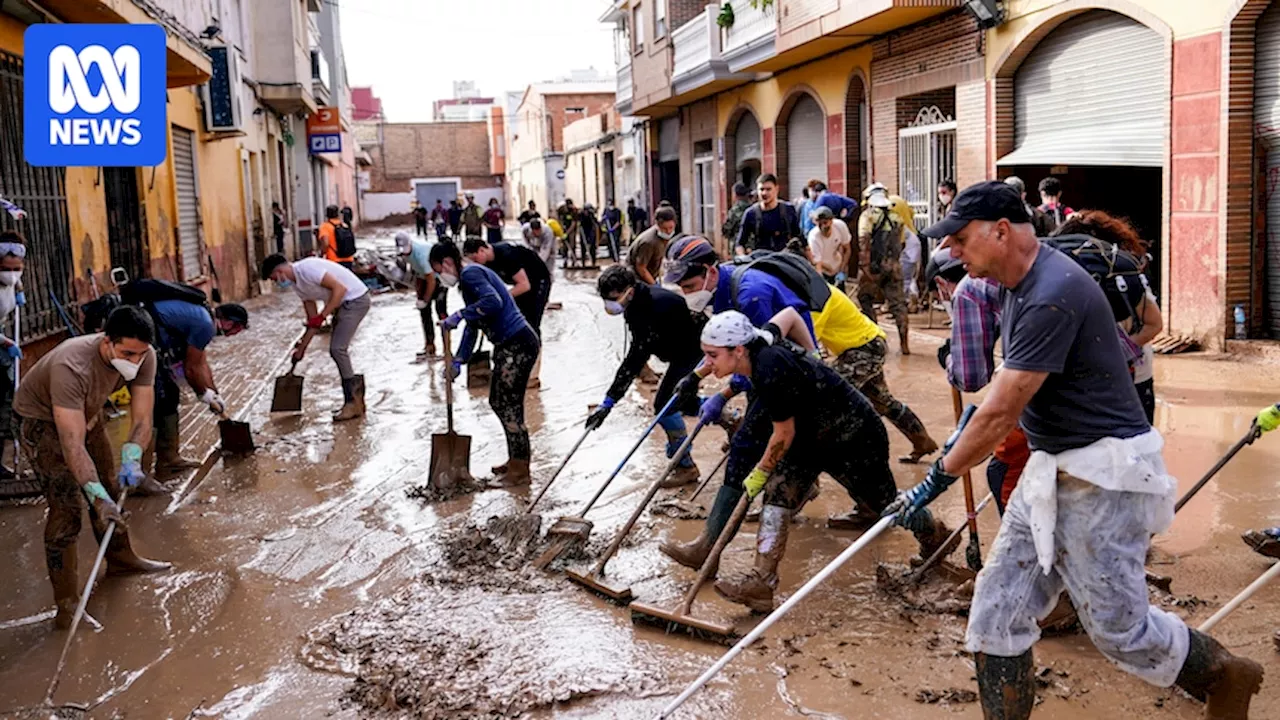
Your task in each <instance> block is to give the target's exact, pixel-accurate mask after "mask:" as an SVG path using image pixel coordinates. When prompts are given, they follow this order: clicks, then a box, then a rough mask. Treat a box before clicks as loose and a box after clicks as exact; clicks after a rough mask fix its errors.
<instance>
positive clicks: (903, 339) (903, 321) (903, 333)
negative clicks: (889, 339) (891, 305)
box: [897, 315, 911, 355]
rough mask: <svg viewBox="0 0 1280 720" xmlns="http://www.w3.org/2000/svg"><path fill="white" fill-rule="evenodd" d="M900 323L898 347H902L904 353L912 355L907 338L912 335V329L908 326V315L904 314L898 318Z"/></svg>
mask: <svg viewBox="0 0 1280 720" xmlns="http://www.w3.org/2000/svg"><path fill="white" fill-rule="evenodd" d="M897 324H898V347H899V348H901V350H902V354H903V355H910V354H911V348H910V346H909V342H908V340H907V338H909V337H911V331H910V330H909V329H908V327H907V317H906V315H903V316H902V317H900V318H897Z"/></svg>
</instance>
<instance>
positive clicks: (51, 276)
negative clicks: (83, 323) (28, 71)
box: [0, 52, 72, 341]
mask: <svg viewBox="0 0 1280 720" xmlns="http://www.w3.org/2000/svg"><path fill="white" fill-rule="evenodd" d="M22 92H23V80H22V59H21V58H19V57H16V56H14V55H10V54H8V53H4V52H0V195H3V196H4V197H5V198H7V199H8V200H10V201H11V202H13V203H14V204H16V205H17V206H18V207H20V208H22V209H23V210H25V211H26V218H25V219H23V220H20V221H15V220H14V219H13V218H12V217H11V216H10V215H9V214H8V213H5V212H0V229H3V230H17V231H18V232H21V233H22V234H23V235H24V236H25V237H26V239H27V258H26V270H25V272H24V273H23V276H22V284H23V289H24V290H25V292H26V297H27V304H26V306H25V307H23V308H22V309H21V311H20V312H21V313H22V340H23V341H30V340H36V339H39V338H42V337H45V336H48V335H52V334H54V333H57V332H60V331H62V329H63V328H65V327H66V325H65V323H64V322H63V321H62V319H61V318H60V317H59V316H58V311H57V309H56V308H55V306H54V303H53V301H52V299H51V296H53V297H57V299H58V302H60V303H62V304H63V305H68V304H69V302H70V299H71V298H70V293H69V286H70V283H71V273H72V264H71V225H70V221H69V220H68V219H67V191H66V174H67V171H66V168H60V167H57V168H54V167H32V166H31V165H28V164H27V163H26V161H25V160H24V159H23V154H22V143H23V137H22Z"/></svg>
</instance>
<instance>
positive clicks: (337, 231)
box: [333, 223, 356, 258]
mask: <svg viewBox="0 0 1280 720" xmlns="http://www.w3.org/2000/svg"><path fill="white" fill-rule="evenodd" d="M333 249H334V251H336V252H337V253H338V257H340V258H349V257H355V254H356V234H355V233H354V232H352V231H351V226H350V225H347V224H346V223H343V224H342V225H334V226H333Z"/></svg>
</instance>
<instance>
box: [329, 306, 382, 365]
mask: <svg viewBox="0 0 1280 720" xmlns="http://www.w3.org/2000/svg"><path fill="white" fill-rule="evenodd" d="M371 305H373V298H372V296H370V294H369V293H365V294H364V295H361V296H360V297H358V298H356V299H355V300H348V301H346V302H344V303H342V305H340V306H338V310H337V312H335V313H334V314H333V334H332V335H330V336H329V357H331V358H333V362H334V364H335V365H337V366H338V375H340V376H341V377H342V379H343V380H350V379H351V378H352V377H354V376H355V374H356V371H355V370H354V369H352V367H351V351H350V348H351V339H352V338H353V337H355V334H356V329H357V328H359V327H360V323H361V322H362V321H363V320H364V316H365V315H367V314H369V307H370V306H371Z"/></svg>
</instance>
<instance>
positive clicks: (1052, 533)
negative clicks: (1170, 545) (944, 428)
mask: <svg viewBox="0 0 1280 720" xmlns="http://www.w3.org/2000/svg"><path fill="white" fill-rule="evenodd" d="M924 234H925V235H927V236H929V237H945V238H946V241H945V243H946V244H949V245H950V247H951V255H952V257H955V258H957V259H959V260H961V261H962V262H964V264H965V268H966V269H967V270H968V272H969V274H970V275H973V276H975V277H989V278H991V279H993V280H996V281H997V282H999V283H1000V284H1001V285H1003V286H1004V287H1005V288H1008V293H1007V295H1006V298H1005V301H1004V304H1003V310H1002V313H1001V328H1002V339H1003V343H1004V353H1005V365H1004V370H1003V371H1002V372H1000V373H998V374H997V375H996V377H995V379H994V380H993V382H992V383H991V386H990V389H989V390H988V391H987V395H986V397H985V398H984V400H983V402H982V405H981V407H979V408H978V410H977V412H976V413H974V414H973V417H972V419H971V420H970V421H969V423H968V425H967V426H966V427H965V428H963V432H962V433H961V434H960V435H959V437H958V438H953V440H952V441H951V442H949V443H948V446H949V447H948V448H947V452H946V453H945V454H944V455H943V457H942V458H940V459H939V460H938V461H937V462H935V463H934V464H933V466H932V467H931V468H930V469H929V471H928V473H927V474H926V475H925V479H924V481H923V482H921V483H920V484H919V485H917V486H916V487H914V488H912V489H910V490H908V491H906V492H904V493H902V494H900V495H899V497H898V499H897V500H896V501H895V503H894V506H892V507H891V510H893V511H896V512H897V514H898V520H899V522H900V523H901V524H903V525H904V526H909V525H910V524H911V522H912V521H913V519H914V515H915V514H916V513H917V512H918V511H919V510H920V509H922V508H924V507H925V506H927V505H928V504H929V503H930V502H932V501H933V500H934V499H936V498H937V497H938V496H939V495H941V494H942V492H943V491H945V490H946V488H947V487H949V486H950V485H951V484H952V483H954V482H955V480H956V479H957V477H958V476H959V475H961V474H963V473H964V472H966V471H968V470H969V469H970V468H972V467H974V466H975V465H977V464H979V463H980V462H982V461H983V460H984V459H985V458H986V456H987V455H989V454H990V453H991V451H992V450H994V449H995V447H996V445H997V444H998V443H999V442H1000V441H1001V440H1002V439H1003V438H1004V437H1005V436H1006V435H1007V434H1008V433H1009V431H1010V430H1012V429H1013V428H1014V426H1015V424H1017V423H1018V422H1019V421H1021V424H1022V427H1023V429H1024V430H1025V431H1026V434H1027V438H1028V440H1029V442H1030V445H1031V448H1032V450H1033V451H1034V452H1033V453H1032V455H1031V458H1030V460H1028V462H1027V466H1026V469H1025V470H1024V472H1023V477H1022V479H1021V481H1020V483H1019V485H1018V487H1017V489H1016V490H1015V491H1014V493H1013V496H1012V497H1011V498H1010V499H1009V505H1008V508H1007V509H1006V510H1005V515H1004V519H1003V522H1002V524H1001V526H1000V533H999V535H998V536H997V537H996V540H995V543H994V545H993V546H992V550H991V554H990V555H989V557H988V558H987V561H986V565H985V567H984V568H983V570H982V572H981V573H980V574H979V576H978V582H977V585H976V587H975V588H974V596H973V604H972V606H971V607H970V609H969V628H968V632H967V634H966V643H965V644H966V647H967V649H968V650H969V651H970V652H972V653H973V654H974V666H975V670H976V672H977V677H978V690H979V699H980V700H981V702H982V708H983V713H984V715H985V716H986V717H989V718H1002V719H1003V720H1011V719H1014V718H1027V717H1029V716H1030V715H1031V709H1032V707H1033V706H1034V705H1035V682H1034V677H1033V674H1032V671H1033V669H1034V663H1033V660H1032V655H1031V648H1032V646H1034V645H1035V643H1036V641H1037V640H1038V639H1039V638H1040V629H1039V626H1038V625H1037V621H1038V620H1040V619H1043V618H1044V617H1046V616H1047V615H1048V614H1049V612H1050V611H1051V610H1052V609H1053V608H1054V607H1055V605H1056V604H1057V602H1058V596H1059V595H1060V594H1061V593H1062V591H1063V590H1064V589H1065V590H1066V591H1067V593H1068V594H1069V595H1070V596H1071V599H1072V601H1073V602H1074V604H1075V606H1076V608H1078V609H1079V613H1080V620H1081V622H1082V623H1083V624H1084V627H1085V630H1086V631H1087V632H1088V633H1089V638H1090V639H1091V640H1092V641H1093V643H1094V645H1095V646H1096V647H1097V648H1098V650H1099V651H1100V652H1102V654H1103V655H1106V656H1107V657H1108V658H1109V659H1111V660H1112V661H1113V662H1115V663H1116V664H1117V665H1118V666H1120V667H1121V668H1122V669H1124V670H1126V671H1128V672H1130V673H1132V674H1134V675H1136V676H1138V677H1140V678H1142V679H1143V680H1145V681H1147V682H1148V683H1151V684H1152V685H1156V686H1157V687H1169V686H1171V685H1173V684H1175V683H1176V684H1177V685H1178V686H1179V687H1181V688H1182V689H1183V690H1185V691H1187V693H1188V694H1190V695H1192V696H1193V697H1196V698H1200V699H1202V700H1205V701H1206V702H1207V703H1208V709H1207V712H1206V717H1214V718H1239V719H1241V720H1245V719H1246V718H1247V717H1248V708H1249V703H1250V701H1251V699H1252V696H1253V694H1254V693H1257V692H1258V690H1259V688H1260V687H1261V685H1262V667H1261V666H1260V665H1258V664H1257V663H1255V662H1253V661H1252V660H1248V659H1245V658H1240V657H1236V656H1234V655H1232V654H1231V653H1230V652H1228V651H1227V650H1226V649H1225V648H1224V647H1223V646H1222V645H1221V644H1219V643H1218V642H1217V641H1216V640H1214V639H1213V638H1211V637H1209V636H1208V635H1205V634H1202V633H1200V632H1198V631H1195V630H1190V629H1189V628H1188V627H1187V626H1186V623H1184V622H1183V621H1182V619H1181V618H1179V617H1178V616H1176V615H1174V614H1172V613H1168V612H1165V611H1164V610H1161V609H1159V608H1155V607H1152V606H1151V604H1150V601H1149V598H1148V595H1147V586H1146V578H1145V572H1144V568H1143V563H1144V561H1145V559H1146V554H1147V550H1148V549H1149V548H1150V546H1151V535H1152V534H1153V533H1155V532H1160V531H1163V530H1164V529H1166V528H1167V527H1168V526H1169V523H1171V522H1172V520H1173V500H1174V494H1175V492H1176V490H1177V481H1176V480H1175V479H1174V478H1172V477H1170V476H1169V475H1168V473H1167V472H1165V468H1164V461H1163V459H1162V457H1161V449H1162V447H1163V438H1161V436H1160V433H1159V432H1157V431H1155V430H1153V429H1151V428H1150V426H1149V425H1148V424H1147V422H1146V416H1145V415H1144V414H1143V412H1142V406H1141V403H1140V402H1139V400H1138V395H1137V392H1136V391H1135V390H1134V388H1133V383H1132V382H1131V381H1130V380H1129V376H1128V371H1127V368H1126V366H1125V361H1124V357H1123V355H1122V351H1121V349H1120V345H1119V342H1118V340H1117V336H1116V331H1115V319H1114V317H1113V316H1112V314H1111V309H1110V306H1109V304H1108V303H1107V300H1106V297H1105V296H1104V295H1103V292H1102V289H1101V288H1100V287H1099V286H1098V285H1097V284H1096V283H1094V282H1093V281H1092V280H1091V279H1090V278H1089V277H1088V275H1086V274H1085V273H1084V271H1083V270H1082V269H1081V268H1080V267H1079V266H1077V265H1076V264H1075V263H1074V261H1072V260H1071V259H1070V258H1068V257H1067V256H1065V255H1062V254H1061V253H1059V252H1058V251H1056V250H1053V249H1051V248H1048V247H1046V246H1043V245H1041V244H1040V241H1039V240H1038V239H1037V238H1036V233H1035V230H1034V228H1033V227H1032V225H1031V222H1030V218H1029V217H1028V216H1027V211H1026V206H1025V205H1024V203H1023V202H1022V199H1021V197H1019V195H1018V193H1017V191H1015V190H1014V189H1013V188H1011V187H1010V186H1008V185H1006V184H1004V183H1002V182H985V183H979V184H977V185H974V186H972V187H969V188H967V189H966V190H965V191H964V192H963V193H961V194H960V196H959V197H957V198H956V200H955V202H954V203H953V205H952V207H951V210H950V211H949V212H948V213H947V216H946V217H945V218H944V219H943V220H942V221H941V222H939V223H937V224H936V225H934V226H933V227H931V228H929V229H928V230H926V231H925V232H924Z"/></svg>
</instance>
